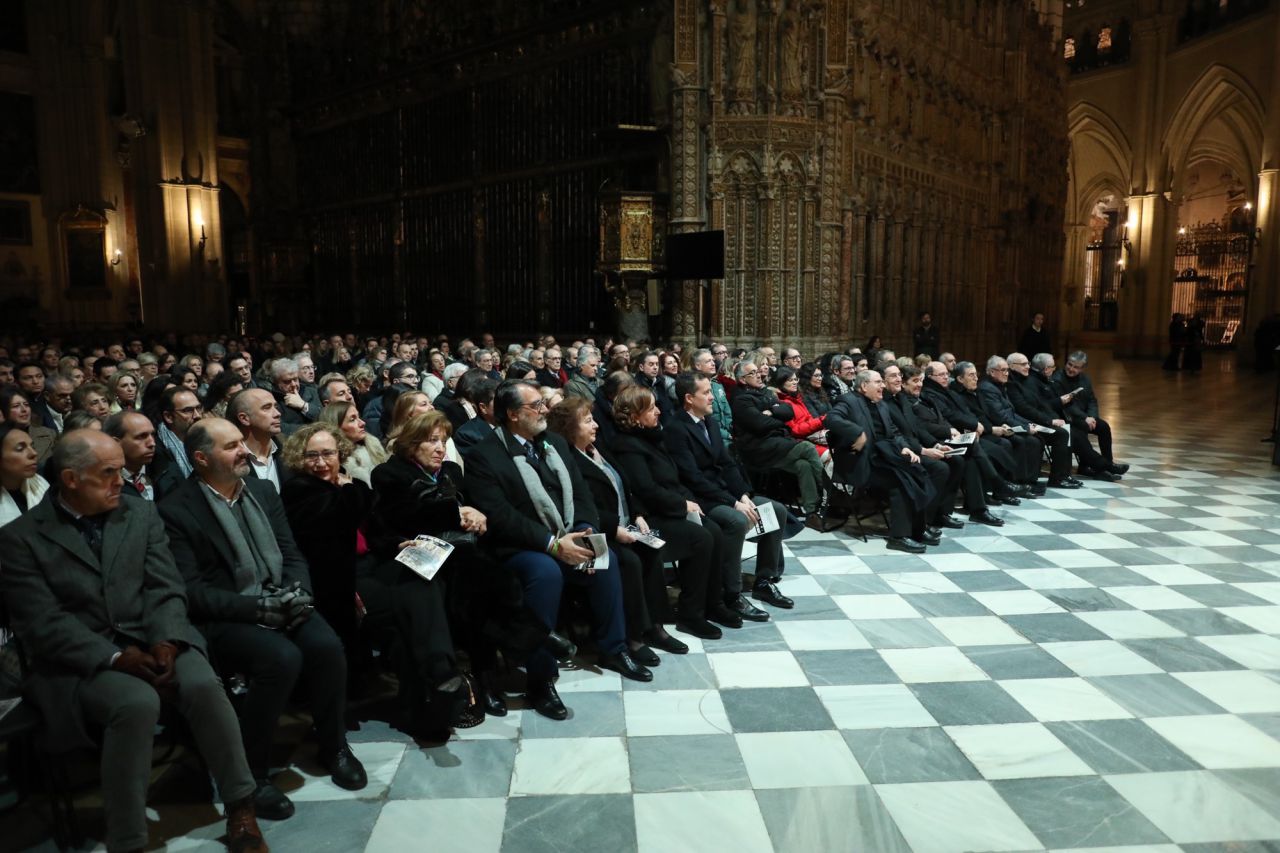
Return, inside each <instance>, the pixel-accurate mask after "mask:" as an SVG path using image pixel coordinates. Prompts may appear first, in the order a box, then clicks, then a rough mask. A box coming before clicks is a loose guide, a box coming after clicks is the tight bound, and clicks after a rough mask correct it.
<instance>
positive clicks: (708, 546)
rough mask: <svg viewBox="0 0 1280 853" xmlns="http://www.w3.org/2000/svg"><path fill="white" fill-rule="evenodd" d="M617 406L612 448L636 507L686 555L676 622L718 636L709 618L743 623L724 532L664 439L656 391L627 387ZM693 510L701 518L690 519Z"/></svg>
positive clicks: (666, 552)
mask: <svg viewBox="0 0 1280 853" xmlns="http://www.w3.org/2000/svg"><path fill="white" fill-rule="evenodd" d="M614 412H615V416H616V419H617V425H618V433H617V436H616V437H615V438H614V444H613V448H612V450H613V453H614V456H615V458H616V459H617V463H618V466H619V468H620V470H621V472H622V474H623V476H624V477H626V480H627V483H628V485H629V486H630V489H631V497H632V499H633V500H632V512H634V513H637V514H639V515H642V516H644V517H645V518H646V519H648V522H649V524H650V525H651V526H652V527H654V528H655V529H657V530H658V531H659V535H660V536H661V537H662V538H663V539H664V540H666V542H667V545H666V547H665V548H664V549H663V553H662V556H663V559H665V560H672V559H679V560H680V564H679V567H678V569H677V574H678V576H679V578H680V597H679V599H678V600H677V602H676V625H677V627H678V628H680V630H682V631H685V632H686V633H690V634H693V635H694V636H697V637H701V638H702V639H712V640H714V639H718V638H719V637H720V630H719V629H718V628H716V627H715V626H714V625H712V624H711V623H710V622H709V621H708V620H709V619H714V620H715V621H718V622H721V624H733V623H734V622H736V623H737V625H738V626H739V627H740V626H741V624H742V622H741V619H740V618H739V619H736V620H735V619H734V618H733V617H732V615H731V614H730V612H729V606H728V604H727V602H726V601H725V600H724V598H725V593H724V583H723V574H722V570H721V567H722V563H723V562H724V561H723V560H722V559H721V557H722V546H723V538H724V537H723V533H722V532H721V530H720V527H719V526H718V525H717V524H716V523H715V522H714V521H713V520H712V519H711V518H710V517H709V516H704V515H703V514H702V509H701V508H700V507H699V506H698V503H697V502H696V501H695V500H694V498H693V493H692V492H690V491H689V490H688V488H686V487H685V485H684V484H683V483H682V482H680V474H679V470H678V469H677V468H676V464H675V462H673V461H672V460H671V456H670V454H669V453H668V452H667V448H666V445H665V444H663V441H662V427H661V425H660V424H659V414H660V413H659V410H658V407H657V404H656V403H655V401H654V399H653V394H652V393H650V392H649V391H648V390H647V389H644V388H640V387H632V388H627V389H624V390H623V391H621V392H620V393H619V394H618V397H617V399H616V400H615V402H614ZM690 514H695V515H696V516H697V517H698V518H699V520H700V521H699V522H693V521H690V520H689V516H690ZM731 568H732V571H733V572H740V571H741V568H740V562H739V561H738V560H733V561H732V567H731ZM650 606H651V607H652V606H653V605H652V604H651V605H650Z"/></svg>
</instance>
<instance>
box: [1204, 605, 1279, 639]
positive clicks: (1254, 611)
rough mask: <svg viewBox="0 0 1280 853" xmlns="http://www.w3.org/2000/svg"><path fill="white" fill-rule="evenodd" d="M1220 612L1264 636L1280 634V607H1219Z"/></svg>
mask: <svg viewBox="0 0 1280 853" xmlns="http://www.w3.org/2000/svg"><path fill="white" fill-rule="evenodd" d="M1218 612H1219V613H1221V614H1222V615H1223V616H1230V617H1231V618H1232V619H1234V620H1236V621H1237V622H1243V623H1244V624H1246V625H1248V626H1249V627H1250V628H1252V629H1253V630H1255V631H1261V632H1262V633H1264V634H1280V606H1276V605H1272V604H1258V605H1251V606H1249V607H1219V608H1218Z"/></svg>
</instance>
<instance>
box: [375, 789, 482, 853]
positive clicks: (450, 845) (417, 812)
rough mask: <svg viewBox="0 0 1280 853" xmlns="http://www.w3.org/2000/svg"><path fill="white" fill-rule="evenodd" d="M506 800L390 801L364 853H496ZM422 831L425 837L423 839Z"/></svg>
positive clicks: (383, 810) (379, 815)
mask: <svg viewBox="0 0 1280 853" xmlns="http://www.w3.org/2000/svg"><path fill="white" fill-rule="evenodd" d="M506 817H507V801H506V800H504V799H501V798H499V797H476V798H474V799H459V800H391V801H390V802H388V803H387V804H386V805H384V806H383V807H382V811H381V812H380V813H379V814H378V822H377V823H376V824H374V827H373V834H372V835H371V836H369V843H368V845H367V846H366V847H365V853H403V851H405V850H419V849H422V847H423V845H424V842H425V841H427V840H428V839H429V841H430V848H431V851H432V853H499V851H500V850H501V849H502V830H503V825H504V824H505V823H506ZM424 832H425V833H426V836H425V837H424Z"/></svg>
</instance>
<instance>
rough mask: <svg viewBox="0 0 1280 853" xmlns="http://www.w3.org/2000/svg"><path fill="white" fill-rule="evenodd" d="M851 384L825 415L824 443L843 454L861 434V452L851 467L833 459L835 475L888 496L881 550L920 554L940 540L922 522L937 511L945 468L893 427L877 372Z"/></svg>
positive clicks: (865, 373) (866, 373) (866, 372)
mask: <svg viewBox="0 0 1280 853" xmlns="http://www.w3.org/2000/svg"><path fill="white" fill-rule="evenodd" d="M853 385H854V390H853V391H852V392H851V393H848V394H845V395H844V396H843V397H841V398H840V399H839V400H837V401H836V403H835V405H834V406H832V407H831V411H830V412H829V413H828V414H827V429H828V431H829V432H828V434H827V435H828V439H827V440H828V442H830V446H831V448H832V450H833V452H837V453H839V454H842V455H843V454H846V453H849V452H850V451H851V450H852V449H853V448H854V447H855V446H856V443H857V437H858V436H859V435H865V445H866V446H865V448H864V450H865V452H863V451H861V450H860V451H857V453H858V456H857V458H856V461H855V462H854V464H853V465H849V464H847V463H846V464H845V465H841V462H840V456H837V457H836V472H837V475H841V476H844V477H846V478H849V479H846V482H848V483H849V485H852V486H864V485H865V486H874V487H877V488H880V489H883V490H885V491H886V492H888V493H889V538H888V540H886V542H885V547H887V548H890V549H892V550H894V551H905V552H906V553H908V554H923V553H924V552H925V550H926V548H925V546H926V545H937V544H939V543H940V542H941V541H942V540H941V534H942V531H941V530H939V529H938V528H936V527H931V526H929V525H928V523H927V522H928V520H929V519H930V518H932V517H933V516H934V515H935V514H936V512H937V510H938V505H939V502H940V501H941V497H942V492H943V490H944V488H945V486H946V481H947V466H946V465H944V464H942V463H941V462H939V461H937V460H936V459H928V458H924V457H921V456H920V453H919V451H920V444H919V442H917V441H915V439H914V438H912V437H910V436H907V435H904V434H903V433H902V431H901V430H900V429H899V428H898V425H897V423H895V422H894V419H893V416H892V414H891V413H890V411H889V407H890V406H891V405H892V404H891V403H886V402H884V379H882V378H881V377H880V374H879V373H876V372H875V371H874V370H864V371H862V372H861V373H859V374H858V375H857V376H855V377H854V380H853ZM832 436H834V438H832ZM842 469H843V471H844V473H843V474H842V473H841V472H842Z"/></svg>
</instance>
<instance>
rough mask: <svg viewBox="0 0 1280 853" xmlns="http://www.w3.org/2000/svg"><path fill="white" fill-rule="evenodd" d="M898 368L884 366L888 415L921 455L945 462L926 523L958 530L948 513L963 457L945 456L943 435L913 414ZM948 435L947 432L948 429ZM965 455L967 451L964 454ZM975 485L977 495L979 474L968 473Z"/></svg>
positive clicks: (913, 400) (961, 472)
mask: <svg viewBox="0 0 1280 853" xmlns="http://www.w3.org/2000/svg"><path fill="white" fill-rule="evenodd" d="M911 369H912V370H913V371H916V376H917V378H918V377H919V370H918V368H915V367H911ZM903 375H904V374H903V371H902V368H900V367H898V365H897V364H888V365H885V368H884V402H885V403H888V404H889V415H890V417H892V418H893V420H894V423H896V424H897V425H898V430H899V431H900V432H901V433H902V434H903V435H904V436H906V437H907V438H909V439H911V440H913V441H914V442H915V443H916V444H918V445H919V446H920V450H919V451H917V453H919V455H920V457H921V458H922V459H934V460H936V461H938V462H941V463H942V464H943V465H946V466H947V479H946V482H945V483H944V485H943V487H942V491H941V494H940V495H939V496H938V501H937V506H936V507H935V508H934V510H933V515H932V516H930V517H929V518H926V519H925V524H926V526H927V527H933V528H937V529H938V530H942V529H943V528H951V529H953V530H959V529H960V528H963V527H964V522H963V521H960V520H959V519H958V518H956V517H955V516H954V515H953V514H952V510H954V509H955V506H956V497H957V496H958V495H959V494H960V486H961V484H963V483H964V482H965V471H966V465H965V462H966V460H965V458H964V457H963V456H947V453H946V451H947V445H946V444H945V443H944V439H940V438H937V437H935V436H934V434H933V432H932V431H931V430H930V429H929V428H928V427H927V426H926V425H925V424H924V422H922V421H921V420H920V419H919V418H917V417H916V406H915V403H916V402H917V401H916V398H915V397H913V396H912V395H911V394H910V393H909V392H907V391H906V390H905V389H906V386H905V384H904V379H903ZM948 437H950V434H949V433H948ZM966 455H967V454H966ZM970 479H971V480H972V481H973V483H974V484H975V485H976V487H977V489H978V492H979V495H981V490H982V479H981V477H971V478H970Z"/></svg>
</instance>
